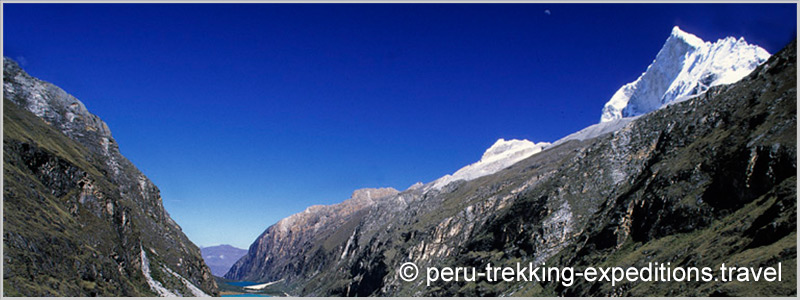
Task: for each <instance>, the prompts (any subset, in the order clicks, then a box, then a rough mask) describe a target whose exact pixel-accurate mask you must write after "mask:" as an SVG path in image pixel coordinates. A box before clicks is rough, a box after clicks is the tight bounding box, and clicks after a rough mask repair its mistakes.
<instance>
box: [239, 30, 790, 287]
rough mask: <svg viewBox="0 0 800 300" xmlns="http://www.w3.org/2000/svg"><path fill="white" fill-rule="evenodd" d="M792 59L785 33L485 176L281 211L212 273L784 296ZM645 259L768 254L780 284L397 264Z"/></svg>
mask: <svg viewBox="0 0 800 300" xmlns="http://www.w3.org/2000/svg"><path fill="white" fill-rule="evenodd" d="M796 60H797V58H796V43H795V42H793V43H792V44H790V45H789V46H787V47H786V48H785V49H784V50H782V51H781V52H779V53H778V54H776V55H774V56H772V57H771V58H770V59H769V60H768V61H767V62H765V63H764V64H762V65H761V66H760V67H758V68H756V69H755V70H754V71H753V73H751V74H750V75H748V76H746V77H745V78H744V79H742V80H741V81H739V82H737V83H734V84H731V85H719V86H715V87H712V88H710V89H709V90H708V91H706V92H705V93H703V94H700V95H698V96H696V97H694V98H691V99H687V100H685V101H681V102H676V103H674V104H672V105H669V106H667V107H663V108H661V109H659V110H656V111H654V112H651V113H648V114H645V115H642V116H640V117H638V118H636V119H631V120H628V121H626V122H625V123H621V124H619V126H618V128H613V130H608V131H600V132H601V134H598V135H597V136H585V137H581V138H580V139H566V140H563V141H560V142H559V143H557V144H555V145H553V146H551V147H548V148H546V149H544V150H543V151H541V152H538V153H536V154H533V155H532V156H530V157H528V158H527V159H524V160H522V161H520V162H518V163H516V164H514V165H512V166H510V167H508V168H505V169H503V170H501V171H499V172H497V173H494V174H491V175H488V176H483V177H479V178H476V179H472V180H469V181H464V180H458V181H453V182H451V183H449V184H447V185H446V186H444V187H442V188H441V189H432V188H429V187H430V185H431V183H429V184H427V185H426V186H414V187H412V188H410V189H408V190H406V191H402V192H399V193H397V194H394V195H388V196H387V197H385V198H383V199H381V200H380V201H374V202H373V203H371V204H369V205H366V206H364V207H361V208H360V209H359V210H358V213H355V214H353V213H351V214H347V215H346V217H341V218H340V215H339V214H338V213H337V212H336V211H327V212H325V213H322V214H313V216H314V217H313V218H310V216H312V214H308V213H305V216H306V217H304V218H298V217H296V216H297V215H295V216H293V217H290V218H289V219H285V220H283V221H281V222H279V223H278V224H276V225H273V226H272V227H270V229H267V232H265V234H264V235H262V236H261V237H259V239H258V240H256V241H255V242H254V243H253V245H252V246H251V247H250V251H249V253H248V255H247V256H245V258H243V259H242V260H240V261H239V262H237V264H236V265H235V266H234V268H233V269H232V270H231V271H230V272H229V273H228V274H227V275H226V277H227V278H229V279H236V280H244V279H246V280H250V281H279V280H282V281H281V282H280V283H279V285H280V286H281V288H282V289H283V290H284V291H286V292H288V293H290V294H295V295H347V296H367V295H391V296H408V295H428V296H442V295H515V296H519V295H558V296H575V295H581V296H585V295H593V296H614V295H625V296H658V295H670V296H678V295H741V296H746V295H761V296H769V295H771V296H776V295H783V296H788V295H796V293H797V291H796V274H795V271H796V264H797V253H796V252H797V249H796V243H797V242H796V240H797V232H796V224H797V220H796V212H797V205H796V197H795V195H796V190H797V179H796V173H797V164H796V161H797V140H796V136H797V127H796V122H797V111H796V103H797V102H796V101H797V94H796V80H797V71H796ZM426 187H428V188H426ZM300 215H304V214H300ZM318 218H327V220H330V219H336V221H335V222H331V221H326V222H319V221H317V220H318ZM281 224H284V225H285V224H292V226H291V227H286V226H283V225H281ZM284 228H286V229H288V228H298V230H296V231H289V230H286V229H284ZM273 232H275V233H273ZM277 232H281V234H277ZM330 237H336V238H330ZM295 253H300V254H297V255H295ZM653 261H657V262H671V263H672V264H673V265H678V266H701V267H705V266H707V267H711V268H718V267H719V266H720V264H721V263H726V264H729V265H731V264H733V265H737V266H747V267H756V268H757V267H765V266H774V265H775V264H776V263H778V262H780V263H782V264H783V266H784V268H783V269H782V271H783V281H781V282H755V283H753V282H750V283H747V282H744V283H742V282H718V281H712V282H676V281H675V282H624V283H621V284H617V285H615V286H612V285H611V284H609V283H608V282H585V281H581V280H576V282H575V284H574V285H571V286H569V287H567V286H564V285H562V284H559V283H546V282H545V283H539V282H523V283H516V282H487V281H485V280H483V281H478V282H464V281H459V282H456V281H451V282H436V283H434V284H433V285H432V286H430V287H427V286H425V280H424V278H423V277H424V274H422V275H421V276H420V278H422V279H417V280H416V281H413V282H405V281H403V280H401V279H400V278H399V275H398V273H397V272H396V271H397V268H398V267H400V265H401V264H403V263H405V262H413V263H415V264H416V265H417V266H419V268H420V269H421V270H422V271H424V268H425V267H429V266H430V267H447V266H451V267H456V266H468V267H478V268H481V267H483V266H485V265H486V264H487V263H492V264H493V265H496V266H497V265H500V266H502V265H505V266H511V265H514V264H516V262H523V263H528V262H533V263H534V264H536V265H540V264H541V263H546V264H547V265H549V266H561V267H565V266H568V267H575V268H583V267H586V266H620V267H628V266H637V267H640V266H642V264H646V263H647V262H653Z"/></svg>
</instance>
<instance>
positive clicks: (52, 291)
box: [3, 58, 217, 296]
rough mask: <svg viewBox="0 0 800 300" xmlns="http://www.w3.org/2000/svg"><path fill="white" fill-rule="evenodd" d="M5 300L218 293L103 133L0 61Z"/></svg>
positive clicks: (69, 101) (158, 202)
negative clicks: (14, 298) (0, 75)
mask: <svg viewBox="0 0 800 300" xmlns="http://www.w3.org/2000/svg"><path fill="white" fill-rule="evenodd" d="M3 109H4V116H3V125H4V128H3V151H4V155H3V160H4V166H3V172H4V176H3V182H4V190H3V198H4V210H3V215H4V218H3V220H4V224H3V225H4V226H3V228H4V231H3V233H4V235H3V246H4V247H3V249H4V256H3V271H4V275H3V276H4V277H3V286H4V289H3V291H4V295H5V296H150V295H162V296H169V295H184V296H208V295H216V294H217V286H216V283H215V281H214V279H213V276H212V275H211V272H210V270H209V269H208V267H207V266H206V265H205V263H204V262H203V260H202V257H201V255H200V250H199V249H198V248H197V246H195V245H194V244H193V243H192V242H191V241H190V240H189V239H188V238H187V237H186V236H185V235H184V234H183V232H182V231H181V228H180V226H178V224H176V223H175V222H174V221H173V220H172V218H170V216H169V214H168V213H167V212H166V210H164V207H163V205H162V199H161V196H160V195H159V190H158V188H157V187H156V186H155V185H154V184H153V183H152V182H151V181H150V180H149V179H148V178H147V177H146V176H145V175H144V174H142V173H141V172H140V171H139V170H138V169H137V168H136V167H135V166H134V165H133V164H132V163H131V162H130V161H128V160H127V159H126V158H125V157H124V156H122V154H120V152H119V149H118V145H117V144H116V142H115V140H114V138H113V137H112V136H111V131H110V129H109V128H108V126H107V125H106V124H105V122H103V121H102V120H101V119H100V118H99V117H97V116H96V115H94V114H92V113H90V112H89V111H88V110H87V109H86V107H85V106H84V104H83V103H82V102H81V101H79V100H78V99H75V98H74V97H73V96H71V95H69V94H68V93H66V92H65V91H64V90H62V89H60V88H58V87H57V86H55V85H53V84H50V83H48V82H44V81H41V80H39V79H36V78H33V77H32V76H30V75H28V74H27V73H25V71H23V70H22V69H21V68H20V67H19V66H18V65H17V64H16V63H15V62H14V61H12V60H11V59H8V58H4V59H3Z"/></svg>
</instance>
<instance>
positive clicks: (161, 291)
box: [139, 246, 211, 297]
mask: <svg viewBox="0 0 800 300" xmlns="http://www.w3.org/2000/svg"><path fill="white" fill-rule="evenodd" d="M139 252H140V253H141V254H140V255H141V259H142V274H144V278H145V279H146V280H147V284H148V285H149V286H150V290H152V291H153V292H156V294H158V295H159V296H161V297H179V296H181V295H180V293H174V292H173V291H170V290H169V289H167V288H165V287H164V286H163V285H162V284H161V282H158V281H157V280H155V279H153V276H152V275H151V274H150V260H149V259H147V254H146V253H145V252H144V249H143V248H142V247H141V246H139ZM161 271H163V272H166V273H169V274H170V275H172V276H174V277H176V278H178V279H180V280H181V282H182V283H183V285H184V286H186V288H187V289H188V290H189V291H190V292H192V294H193V295H194V297H211V296H210V295H208V294H206V293H205V292H203V290H201V289H200V288H198V287H197V286H195V285H194V284H192V282H190V281H189V280H187V279H186V278H183V276H181V275H180V274H178V273H176V272H175V271H172V269H170V268H168V267H166V266H161Z"/></svg>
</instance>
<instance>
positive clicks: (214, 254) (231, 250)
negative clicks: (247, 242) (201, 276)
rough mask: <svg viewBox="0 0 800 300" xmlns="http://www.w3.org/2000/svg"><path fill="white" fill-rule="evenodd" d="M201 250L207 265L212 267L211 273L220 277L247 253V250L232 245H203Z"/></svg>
mask: <svg viewBox="0 0 800 300" xmlns="http://www.w3.org/2000/svg"><path fill="white" fill-rule="evenodd" d="M200 252H201V253H203V260H205V261H206V265H208V267H209V268H211V274H214V276H219V277H222V276H224V275H225V273H227V272H228V269H230V268H231V266H232V265H233V264H234V263H236V261H237V260H239V258H241V257H242V256H244V255H245V254H247V250H245V249H239V248H236V247H234V246H231V245H219V246H211V247H201V248H200Z"/></svg>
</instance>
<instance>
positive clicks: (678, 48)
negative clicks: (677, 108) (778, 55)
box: [600, 26, 770, 123]
mask: <svg viewBox="0 0 800 300" xmlns="http://www.w3.org/2000/svg"><path fill="white" fill-rule="evenodd" d="M769 57H770V54H769V53H767V51H766V50H764V49H763V48H761V47H759V46H756V45H751V44H748V43H747V42H746V41H745V40H744V38H739V39H735V38H733V37H727V38H724V39H720V40H718V41H717V42H715V43H711V42H704V41H703V40H702V39H700V38H698V37H697V36H695V35H692V34H690V33H687V32H684V31H682V30H681V29H680V28H679V27H678V26H675V27H674V28H672V33H671V34H670V37H669V38H668V39H667V41H666V42H665V43H664V46H663V47H662V48H661V50H660V51H659V52H658V54H657V55H656V58H655V60H653V62H652V63H651V64H650V66H648V67H647V70H646V71H645V72H644V73H643V74H642V75H641V76H639V78H638V79H636V80H635V81H633V82H631V83H628V84H626V85H624V86H622V87H621V88H620V89H619V90H617V92H616V93H614V95H613V96H612V97H611V100H609V101H608V102H607V103H606V104H605V106H604V107H603V113H602V116H601V118H600V122H601V123H602V122H608V121H612V120H616V119H621V118H624V117H633V116H639V115H643V114H646V113H648V112H651V111H654V110H656V109H659V108H660V107H662V106H663V105H665V104H668V103H670V102H673V101H675V100H677V99H685V98H687V97H689V96H693V95H698V94H701V93H703V92H705V91H706V90H708V88H709V87H712V86H716V85H721V84H730V83H734V82H736V81H739V79H742V77H744V76H746V75H747V74H749V73H750V72H752V71H753V70H754V69H755V68H756V67H758V66H759V65H760V64H761V63H763V62H765V61H767V59H768V58H769Z"/></svg>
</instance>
